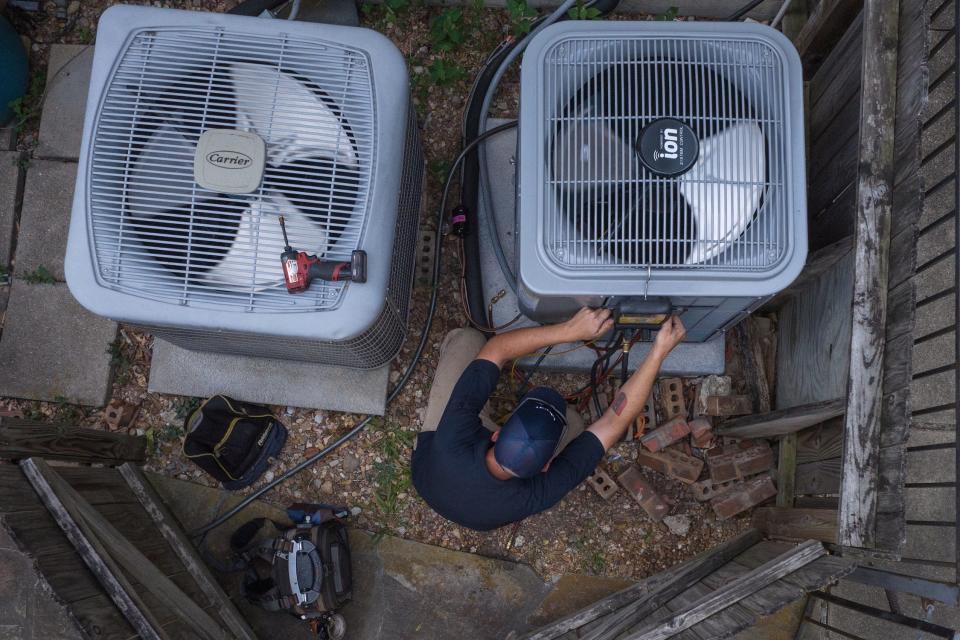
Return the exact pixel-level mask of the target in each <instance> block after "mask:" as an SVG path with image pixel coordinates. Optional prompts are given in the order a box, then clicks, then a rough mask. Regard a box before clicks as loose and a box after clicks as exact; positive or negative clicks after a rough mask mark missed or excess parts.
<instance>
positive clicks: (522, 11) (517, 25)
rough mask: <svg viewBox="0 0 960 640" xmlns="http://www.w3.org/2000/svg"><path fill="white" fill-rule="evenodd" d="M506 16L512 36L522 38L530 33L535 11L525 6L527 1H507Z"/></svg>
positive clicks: (535, 15)
mask: <svg viewBox="0 0 960 640" xmlns="http://www.w3.org/2000/svg"><path fill="white" fill-rule="evenodd" d="M507 15H508V16H509V18H510V28H511V30H512V31H513V35H515V36H522V35H524V34H526V33H529V32H530V28H531V27H532V26H533V21H534V19H535V18H536V17H537V11H536V9H534V8H532V7H531V6H530V5H528V4H527V0H507Z"/></svg>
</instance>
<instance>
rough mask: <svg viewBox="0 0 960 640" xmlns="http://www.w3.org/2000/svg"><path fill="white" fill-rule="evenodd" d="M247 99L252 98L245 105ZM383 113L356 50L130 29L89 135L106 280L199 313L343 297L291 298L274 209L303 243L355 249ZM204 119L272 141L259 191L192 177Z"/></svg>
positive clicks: (324, 253) (98, 258)
mask: <svg viewBox="0 0 960 640" xmlns="http://www.w3.org/2000/svg"><path fill="white" fill-rule="evenodd" d="M265 79H270V80H274V83H273V84H272V85H271V84H270V82H266V83H265V82H264V80H265ZM290 87H296V88H298V90H297V91H290V90H289V88H290ZM244 93H245V94H246V96H247V97H248V98H249V97H250V96H255V97H256V100H253V101H251V99H246V100H245V104H243V105H242V108H241V109H238V108H237V105H238V104H239V103H241V102H244V100H242V99H238V95H241V94H244ZM257 100H260V102H257ZM375 117H376V114H375V113H374V108H373V89H372V83H371V77H370V71H369V64H368V60H367V57H366V55H365V54H364V53H363V52H362V51H359V50H353V49H350V48H346V47H343V46H341V45H336V44H331V43H328V42H323V41H314V40H304V39H291V38H289V37H287V36H282V35H281V36H267V35H261V34H253V33H241V32H234V31H226V30H224V29H209V28H208V29H190V28H171V29H151V30H144V31H140V32H138V33H136V35H135V36H134V37H133V38H131V40H130V41H129V43H128V44H127V45H126V47H125V49H124V51H123V53H122V55H121V57H120V60H119V63H118V64H117V67H116V68H115V69H114V71H113V73H112V75H111V77H110V80H109V83H108V87H107V91H106V93H105V95H104V99H103V102H102V105H101V108H100V110H99V112H98V114H97V120H96V123H95V128H94V135H93V140H92V147H91V150H92V153H91V170H90V173H89V175H90V178H89V181H90V182H89V185H88V191H87V192H88V193H89V194H90V195H89V201H88V203H87V206H88V210H89V212H90V216H89V220H90V225H89V233H90V234H91V241H92V244H93V246H94V260H95V267H96V272H97V274H98V278H99V280H100V283H101V284H102V285H103V286H106V287H109V288H112V289H115V290H118V291H122V292H125V293H128V294H132V295H136V296H139V297H143V298H150V299H155V300H161V301H167V302H171V303H176V304H180V305H185V306H192V307H216V308H219V309H224V308H233V309H235V310H237V311H248V312H253V311H262V310H269V311H272V312H304V311H315V310H322V309H331V308H334V307H336V306H337V305H338V304H339V303H340V301H341V298H342V296H343V294H344V290H345V285H344V284H342V283H328V282H320V281H315V282H314V283H313V284H312V285H311V287H310V289H309V290H308V291H307V292H306V293H303V294H300V295H290V294H289V293H287V291H286V289H285V287H284V285H283V278H282V272H281V270H280V253H281V251H282V250H283V246H284V243H283V239H282V235H281V231H280V227H279V224H278V221H277V216H278V215H284V216H286V218H287V221H288V223H287V227H288V232H289V235H290V241H291V244H293V245H294V248H296V249H302V250H308V251H311V252H318V251H319V253H320V254H321V257H323V258H326V259H330V260H349V259H350V254H351V252H352V251H353V250H354V249H356V248H358V246H359V243H360V240H361V236H362V234H363V230H364V226H365V225H364V222H365V218H366V216H365V213H366V208H367V196H368V191H369V187H370V183H371V179H372V172H373V161H372V158H373V157H374V153H375V151H376V149H375V145H376V141H375V139H374V131H375V127H376V122H375ZM208 129H243V130H252V131H254V132H255V133H257V134H258V135H260V136H261V137H262V138H264V140H265V142H266V147H267V165H266V167H265V170H264V177H263V181H262V183H261V185H260V187H259V188H258V189H257V190H256V191H255V192H253V193H250V194H245V195H239V196H238V195H228V194H219V193H214V192H212V191H208V190H206V189H204V188H203V187H200V186H199V185H198V184H196V182H195V181H194V175H193V157H194V153H195V148H196V143H197V140H198V139H199V137H200V135H201V134H202V133H203V132H204V131H205V130H208ZM318 238H319V239H318Z"/></svg>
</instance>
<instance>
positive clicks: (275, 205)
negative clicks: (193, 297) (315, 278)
mask: <svg viewBox="0 0 960 640" xmlns="http://www.w3.org/2000/svg"><path fill="white" fill-rule="evenodd" d="M280 215H282V216H283V217H284V220H285V224H286V227H287V235H288V236H289V238H290V242H291V244H292V246H293V247H294V249H297V250H299V251H306V252H307V253H315V254H317V255H320V256H322V255H323V254H324V253H326V252H327V251H328V250H329V240H328V238H329V234H328V233H327V232H326V230H325V229H323V228H321V227H318V226H317V224H316V223H315V222H314V221H312V220H311V219H310V217H309V216H307V215H306V214H304V213H303V212H302V211H301V210H300V209H299V208H298V207H297V206H296V205H295V204H293V203H292V202H290V200H289V199H287V197H286V196H285V195H283V194H282V193H279V192H274V193H271V194H269V195H265V196H264V197H263V198H262V199H259V200H257V201H254V202H251V203H249V204H248V205H247V206H246V207H245V208H244V210H243V212H242V213H241V215H240V219H239V223H238V225H237V230H236V234H235V235H234V238H233V242H232V243H230V246H229V247H228V248H227V249H226V251H225V252H224V254H223V257H222V258H221V259H220V261H219V263H218V264H217V265H216V267H215V268H213V269H210V270H208V271H206V272H205V273H204V274H202V276H200V278H201V279H202V280H204V281H206V282H208V283H210V284H216V285H219V286H227V287H230V286H234V287H251V286H252V287H253V288H254V289H256V290H261V291H262V290H264V289H268V288H274V287H282V286H283V273H282V272H281V270H280V254H281V253H283V249H284V244H283V235H282V234H281V232H280V222H279V221H278V219H277V218H278V217H279V216H280Z"/></svg>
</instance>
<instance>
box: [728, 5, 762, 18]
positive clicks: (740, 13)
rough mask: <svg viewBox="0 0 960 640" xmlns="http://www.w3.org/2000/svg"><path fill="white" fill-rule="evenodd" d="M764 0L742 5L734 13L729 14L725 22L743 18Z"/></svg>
mask: <svg viewBox="0 0 960 640" xmlns="http://www.w3.org/2000/svg"><path fill="white" fill-rule="evenodd" d="M763 1H764V0H750V2H748V3H747V4H745V5H743V6H742V7H740V8H739V9H737V10H736V11H734V12H733V13H731V14H730V17H729V18H727V22H736V21H737V20H739V19H740V18H742V17H743V16H745V15H747V14H748V13H750V12H751V11H753V10H754V9H756V8H757V7H758V6H760V4H761V3H762V2H763Z"/></svg>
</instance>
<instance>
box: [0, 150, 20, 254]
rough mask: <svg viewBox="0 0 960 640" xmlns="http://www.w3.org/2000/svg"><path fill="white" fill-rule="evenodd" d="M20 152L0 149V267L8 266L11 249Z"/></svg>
mask: <svg viewBox="0 0 960 640" xmlns="http://www.w3.org/2000/svg"><path fill="white" fill-rule="evenodd" d="M19 159H20V154H19V153H18V152H16V151H0V267H4V268H6V267H8V266H9V265H10V258H11V257H12V253H11V252H12V251H13V226H14V222H15V221H16V217H17V195H18V193H17V191H18V187H19V184H18V183H19V178H20V164H19Z"/></svg>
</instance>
